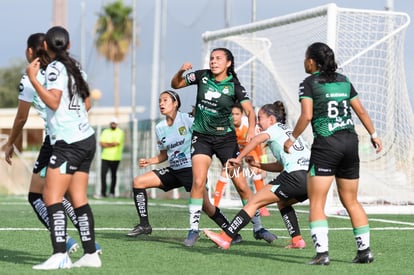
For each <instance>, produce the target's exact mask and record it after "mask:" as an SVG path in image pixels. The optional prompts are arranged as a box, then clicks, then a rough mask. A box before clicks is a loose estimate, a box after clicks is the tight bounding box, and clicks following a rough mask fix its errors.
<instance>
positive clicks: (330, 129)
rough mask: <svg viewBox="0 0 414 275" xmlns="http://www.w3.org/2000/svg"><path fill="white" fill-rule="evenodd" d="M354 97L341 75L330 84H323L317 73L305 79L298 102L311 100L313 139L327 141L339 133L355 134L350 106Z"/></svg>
mask: <svg viewBox="0 0 414 275" xmlns="http://www.w3.org/2000/svg"><path fill="white" fill-rule="evenodd" d="M357 95H358V93H357V92H356V90H355V89H354V87H353V85H352V84H351V82H350V81H349V79H348V78H347V77H346V76H344V75H342V74H338V73H337V74H336V78H335V81H333V82H326V81H324V80H323V79H322V77H321V76H320V74H319V73H315V74H313V75H311V76H309V77H307V78H306V79H305V80H304V81H303V82H302V83H301V84H300V86H299V100H302V99H303V98H310V99H312V100H313V116H312V129H313V134H314V137H317V136H323V137H327V136H331V135H333V134H334V133H335V132H337V131H342V130H348V131H350V132H355V128H354V122H353V121H352V117H351V104H350V102H351V100H352V99H354V98H356V97H357Z"/></svg>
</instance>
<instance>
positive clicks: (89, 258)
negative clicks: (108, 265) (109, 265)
mask: <svg viewBox="0 0 414 275" xmlns="http://www.w3.org/2000/svg"><path fill="white" fill-rule="evenodd" d="M72 266H73V267H101V266H102V262H101V258H99V254H98V251H96V252H94V253H90V254H89V253H85V254H83V256H82V257H81V258H80V259H79V260H78V261H76V262H74V263H73V265H72Z"/></svg>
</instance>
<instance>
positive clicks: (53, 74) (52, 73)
mask: <svg viewBox="0 0 414 275" xmlns="http://www.w3.org/2000/svg"><path fill="white" fill-rule="evenodd" d="M47 79H48V80H49V81H56V79H57V74H56V73H55V72H51V73H49V75H48V76H47Z"/></svg>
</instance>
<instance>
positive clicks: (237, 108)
mask: <svg viewBox="0 0 414 275" xmlns="http://www.w3.org/2000/svg"><path fill="white" fill-rule="evenodd" d="M231 115H232V117H233V123H234V128H235V131H236V137H237V144H238V145H239V149H240V151H242V150H243V148H244V147H245V146H246V144H247V141H246V136H247V133H248V131H249V125H248V124H247V123H246V121H245V119H244V118H245V116H244V114H243V107H242V106H241V105H240V104H239V103H236V104H234V106H233V108H232V111H231ZM249 155H251V156H253V157H254V159H255V160H256V161H260V160H261V158H262V156H263V155H264V150H263V147H262V145H259V146H257V147H256V148H255V149H254V150H252V151H250V153H249ZM250 168H251V169H252V175H253V176H252V177H253V184H254V187H255V188H256V192H257V191H259V190H260V189H262V188H263V186H264V181H263V176H262V171H261V170H260V169H258V168H256V167H250ZM229 181H230V179H228V178H227V175H226V171H225V170H223V171H222V173H221V175H220V178H219V179H218V181H217V183H216V190H215V192H214V205H215V206H218V205H219V203H220V200H221V197H222V195H223V189H224V187H225V186H226V184H227V182H229ZM259 211H260V215H261V216H270V213H269V210H268V209H267V208H266V207H262V208H260V209H259Z"/></svg>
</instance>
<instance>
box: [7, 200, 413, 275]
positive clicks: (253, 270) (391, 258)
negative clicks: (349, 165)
mask: <svg viewBox="0 0 414 275" xmlns="http://www.w3.org/2000/svg"><path fill="white" fill-rule="evenodd" d="M90 204H91V207H92V209H93V212H94V218H95V230H96V241H97V242H98V243H99V244H100V245H101V247H102V249H103V254H102V255H101V259H102V264H103V265H102V267H101V268H98V269H94V268H77V269H75V268H72V269H68V270H54V271H35V270H32V266H33V265H35V264H38V263H40V262H43V261H44V260H46V259H47V258H48V257H49V256H50V255H51V242H50V238H49V235H48V232H47V231H46V230H45V229H44V228H43V227H42V225H41V223H40V222H39V221H38V220H37V218H36V216H35V214H34V212H33V210H32V208H31V207H30V205H29V204H28V202H27V200H26V197H25V196H4V195H3V196H0V221H1V225H0V274H35V273H46V272H49V273H50V274H119V275H123V274H238V275H240V274H255V275H258V274H300V275H303V274H318V275H320V274H414V260H413V256H412V255H413V254H414V248H413V245H412V242H413V240H414V215H369V219H370V227H371V248H372V250H373V252H374V257H375V261H374V262H373V263H372V264H364V265H361V264H351V263H350V262H351V260H352V259H353V257H354V256H355V253H356V246H355V242H354V239H353V234H352V229H351V225H350V221H349V219H348V218H347V217H343V216H331V217H329V219H328V222H329V226H330V232H329V242H330V251H329V253H330V259H331V264H330V265H329V266H309V265H307V264H306V263H307V262H308V261H309V260H310V259H311V258H312V257H313V256H314V254H315V251H314V248H313V246H312V240H311V239H310V236H309V229H308V222H307V208H306V206H300V207H297V208H296V209H297V210H298V218H299V222H300V225H301V229H302V235H303V237H304V239H305V241H306V243H307V245H308V246H307V247H306V248H305V249H302V250H288V249H285V248H284V246H285V245H286V244H287V242H288V240H289V235H288V233H287V230H286V228H285V226H284V224H283V222H282V219H281V217H280V214H279V212H278V210H277V209H276V207H275V206H274V205H273V206H270V207H269V209H270V212H271V216H270V217H262V223H263V225H264V226H265V227H266V228H267V229H269V230H270V231H271V232H273V233H275V234H276V235H278V237H279V238H278V240H276V241H275V242H274V243H273V244H272V245H269V244H267V243H266V242H264V241H263V240H262V241H257V240H255V239H254V238H253V234H252V227H251V225H248V226H247V227H246V228H245V229H243V230H242V231H241V235H242V236H243V242H242V243H240V244H237V245H233V246H231V248H230V249H229V250H226V251H225V250H222V249H219V248H217V247H216V246H215V245H214V244H213V243H212V242H211V241H210V240H208V239H207V238H206V237H205V236H204V235H203V234H202V235H201V238H200V239H199V240H198V242H197V243H196V245H195V246H194V247H191V248H188V247H184V246H183V245H182V241H183V240H184V238H185V237H186V235H187V231H188V207H187V200H186V199H180V200H168V199H163V200H161V199H154V200H152V199H150V205H149V215H150V222H151V225H152V227H153V232H152V234H151V235H149V236H138V237H137V238H129V237H126V236H125V233H126V232H127V231H128V230H130V229H131V228H132V227H133V226H134V225H135V224H136V223H137V214H136V210H135V206H134V205H133V203H132V199H127V198H116V199H105V200H94V199H90ZM222 210H223V212H224V213H225V214H226V216H227V217H228V218H229V219H230V220H231V219H232V218H233V216H234V215H235V214H236V213H237V210H238V209H235V208H223V209H222ZM68 223H69V224H68V232H69V234H70V235H71V236H72V237H74V238H75V239H76V240H78V241H79V236H78V233H77V231H76V230H75V229H74V227H73V225H72V224H70V221H68ZM200 228H201V229H204V228H210V229H215V230H217V226H216V225H215V224H214V223H213V222H212V221H211V220H210V219H209V218H208V217H207V216H206V215H202V217H201V224H200ZM81 255H82V249H80V250H78V251H77V252H75V253H74V254H72V255H71V259H72V262H74V261H76V260H77V259H78V258H79V257H81Z"/></svg>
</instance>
